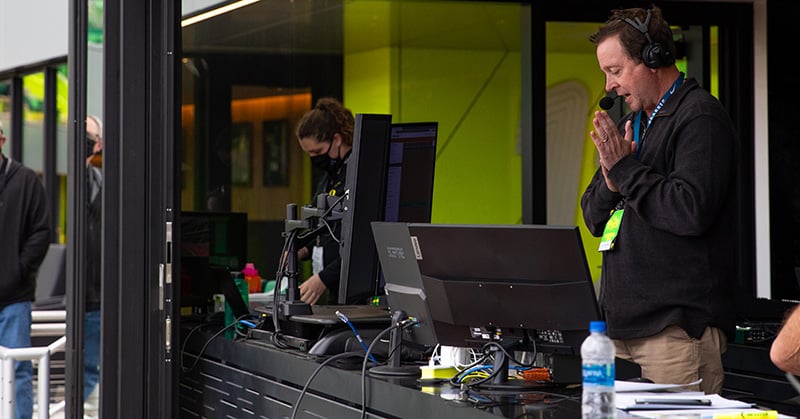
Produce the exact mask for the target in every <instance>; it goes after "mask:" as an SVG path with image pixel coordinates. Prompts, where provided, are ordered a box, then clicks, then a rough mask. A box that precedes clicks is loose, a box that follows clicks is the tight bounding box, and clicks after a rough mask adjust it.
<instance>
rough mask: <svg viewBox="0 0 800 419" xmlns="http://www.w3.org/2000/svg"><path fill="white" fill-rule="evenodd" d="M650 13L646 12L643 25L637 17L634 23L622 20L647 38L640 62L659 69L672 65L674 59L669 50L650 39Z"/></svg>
mask: <svg viewBox="0 0 800 419" xmlns="http://www.w3.org/2000/svg"><path fill="white" fill-rule="evenodd" d="M652 13H653V11H652V10H647V18H646V19H645V20H644V23H642V21H641V20H639V18H638V17H637V18H636V21H635V22H634V21H633V20H631V19H629V18H627V17H626V18H625V19H624V20H625V22H628V24H630V25H631V26H633V27H634V28H636V29H637V30H638V31H639V32H641V33H642V34H643V35H644V36H645V38H647V45H645V46H644V48H642V61H644V65H646V66H648V67H650V68H659V67H664V66H665V65H669V64H672V63H674V62H675V58H674V57H673V56H672V53H671V52H670V51H669V49H667V48H665V47H664V46H663V45H661V44H660V43H658V42H653V39H652V38H650V33H649V31H648V28H649V27H650V16H651V15H652Z"/></svg>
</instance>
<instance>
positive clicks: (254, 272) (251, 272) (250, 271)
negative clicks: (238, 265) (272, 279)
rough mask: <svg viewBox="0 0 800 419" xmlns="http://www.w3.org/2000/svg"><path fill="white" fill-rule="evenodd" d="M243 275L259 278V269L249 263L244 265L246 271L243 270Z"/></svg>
mask: <svg viewBox="0 0 800 419" xmlns="http://www.w3.org/2000/svg"><path fill="white" fill-rule="evenodd" d="M242 273H243V274H244V276H258V269H256V266H255V265H254V264H252V263H251V262H248V263H247V264H245V265H244V269H242Z"/></svg>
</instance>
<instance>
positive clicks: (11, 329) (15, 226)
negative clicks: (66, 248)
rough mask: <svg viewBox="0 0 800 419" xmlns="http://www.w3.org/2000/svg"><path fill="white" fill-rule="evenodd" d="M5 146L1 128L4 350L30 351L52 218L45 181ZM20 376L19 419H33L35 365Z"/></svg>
mask: <svg viewBox="0 0 800 419" xmlns="http://www.w3.org/2000/svg"><path fill="white" fill-rule="evenodd" d="M5 144H6V137H5V135H4V133H3V126H2V124H0V238H2V240H0V267H2V269H0V346H4V347H6V348H29V347H30V346H31V322H32V320H31V306H32V302H33V299H34V297H35V291H36V271H37V270H38V269H39V265H40V264H41V263H42V260H43V259H44V256H45V254H46V253H47V249H48V248H49V246H50V238H51V231H50V217H49V216H48V207H47V195H46V194H45V191H44V185H42V182H41V181H40V180H39V176H37V175H36V172H34V171H33V170H31V169H29V168H27V167H25V166H23V165H22V164H20V163H19V162H17V161H15V160H12V159H11V158H10V157H8V156H5V155H3V152H2V151H3V147H5ZM17 146H20V144H17ZM14 370H15V374H14V376H15V380H14V387H15V389H14V392H15V394H14V407H15V410H16V412H15V418H17V419H23V418H26V419H27V418H30V417H31V416H32V415H33V364H32V363H31V361H16V362H15V365H14ZM6 402H7V401H6Z"/></svg>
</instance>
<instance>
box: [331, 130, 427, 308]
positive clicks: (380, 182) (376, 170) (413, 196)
mask: <svg viewBox="0 0 800 419" xmlns="http://www.w3.org/2000/svg"><path fill="white" fill-rule="evenodd" d="M380 116H381V115H362V116H360V118H361V119H362V122H361V124H360V125H359V122H358V120H359V115H356V135H355V136H354V139H353V153H352V154H351V156H350V159H349V160H348V163H347V185H348V187H349V189H350V195H351V199H349V200H348V201H349V203H348V208H352V209H354V210H355V211H352V212H351V211H349V210H348V211H347V212H350V214H348V213H345V216H344V219H343V222H342V239H343V247H342V271H341V279H340V286H339V301H338V302H339V303H340V304H353V303H356V304H359V303H365V302H366V301H367V299H368V298H370V297H372V296H375V295H378V294H381V293H382V292H383V291H382V290H383V279H382V275H381V274H380V263H379V261H378V255H377V253H376V252H375V243H374V241H373V239H372V232H371V231H370V222H372V221H405V222H430V219H431V211H432V203H433V174H434V167H435V162H436V138H437V131H438V123H437V122H408V123H395V124H390V125H389V127H390V128H391V131H390V133H389V134H390V136H389V138H384V137H383V135H384V134H386V133H385V132H384V131H383V129H384V128H385V127H386V126H385V125H383V124H384V123H386V122H387V121H388V122H389V123H390V122H391V118H390V116H389V115H384V116H385V117H386V118H388V119H385V120H384V121H383V122H381V123H380V124H381V125H380V128H381V129H380V130H374V131H369V126H368V125H365V124H364V121H365V120H366V121H367V122H369V123H370V124H376V123H377V122H376V120H377V119H379V117H380ZM359 126H360V127H361V128H359ZM364 128H367V131H364ZM368 131H369V132H368ZM359 133H360V135H359ZM371 134H378V135H377V136H375V135H371ZM365 136H368V137H366V138H369V139H368V140H367V141H368V142H365V141H364V140H363V139H362V138H364V137H365ZM384 141H388V144H387V143H385V142H384ZM384 147H386V149H384ZM384 153H385V155H384ZM382 156H383V157H382ZM380 159H382V160H380ZM381 162H383V165H381ZM355 233H357V234H355ZM351 261H357V263H351Z"/></svg>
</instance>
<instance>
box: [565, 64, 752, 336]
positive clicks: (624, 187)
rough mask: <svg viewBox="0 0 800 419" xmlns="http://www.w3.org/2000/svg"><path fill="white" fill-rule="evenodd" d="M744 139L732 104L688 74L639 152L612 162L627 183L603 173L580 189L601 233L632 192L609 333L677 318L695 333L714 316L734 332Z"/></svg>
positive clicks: (612, 288)
mask: <svg viewBox="0 0 800 419" xmlns="http://www.w3.org/2000/svg"><path fill="white" fill-rule="evenodd" d="M632 117H633V115H628V116H626V117H625V118H623V119H622V120H621V121H620V123H619V128H620V132H622V133H624V124H625V121H627V120H629V119H631V118H632ZM642 119H643V120H646V117H644V116H643V117H642ZM737 142H738V139H737V136H736V133H735V132H734V127H733V123H732V122H731V120H730V118H729V116H728V113H727V112H726V111H725V109H724V108H723V106H722V105H721V104H720V103H719V102H718V101H717V100H716V99H715V98H714V97H713V96H711V95H710V94H709V93H708V92H706V91H705V90H703V89H702V88H701V87H700V86H699V85H698V84H697V81H696V80H693V79H688V80H687V81H686V82H685V83H684V84H683V85H682V86H681V87H680V88H679V89H678V90H677V91H676V92H675V93H674V94H673V95H672V96H671V97H670V98H669V99H668V100H667V101H666V103H665V104H664V107H663V108H662V109H661V110H660V112H658V113H657V114H656V117H655V118H654V120H653V122H652V123H651V125H650V128H649V129H648V130H647V133H646V136H645V137H644V140H643V141H642V142H641V154H640V157H639V159H637V158H636V157H635V156H634V155H629V156H627V157H625V158H623V159H622V160H620V161H619V162H618V163H617V164H615V165H614V167H613V168H612V169H611V171H609V173H608V176H609V178H610V179H611V180H612V181H613V182H614V184H615V185H616V186H617V187H618V189H619V191H620V192H619V193H615V192H612V191H611V190H609V189H608V187H607V186H606V184H605V181H604V179H603V175H602V173H601V171H600V170H599V169H598V171H597V172H596V173H595V175H594V178H593V179H592V181H591V183H590V184H589V186H588V187H587V188H586V191H585V192H584V194H583V196H582V198H581V208H582V209H583V218H584V221H585V223H586V225H587V227H588V228H589V231H590V232H591V233H592V234H593V235H594V236H598V237H599V236H600V235H602V233H603V228H604V227H605V224H606V221H607V220H608V218H609V213H610V211H611V210H612V209H613V208H614V207H615V206H616V205H617V204H618V203H619V202H620V201H621V200H623V199H624V209H625V212H624V215H623V217H622V224H621V226H620V228H619V235H618V236H617V239H616V242H615V246H614V248H613V250H611V251H608V252H605V253H604V254H603V269H602V278H601V281H602V282H601V289H600V305H601V307H602V310H603V314H604V316H605V319H606V321H607V324H608V335H609V336H610V337H612V338H615V339H633V338H641V337H647V336H652V335H654V334H656V333H659V332H660V331H661V330H663V329H664V328H666V327H667V326H670V325H676V326H679V327H681V328H683V329H684V330H685V331H686V332H687V334H688V335H689V336H691V337H694V338H700V336H701V335H702V333H703V330H704V329H705V328H706V326H709V325H711V326H716V327H719V328H721V329H722V330H724V331H725V332H726V334H728V336H729V337H732V336H733V333H734V314H733V289H734V287H735V284H736V246H735V242H736V237H737V234H736V226H737V224H738V223H737V220H736V205H735V203H736V200H735V196H736V193H735V192H736V182H737V173H736V152H737V149H738V145H737Z"/></svg>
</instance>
